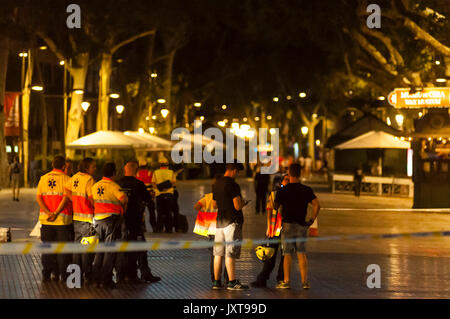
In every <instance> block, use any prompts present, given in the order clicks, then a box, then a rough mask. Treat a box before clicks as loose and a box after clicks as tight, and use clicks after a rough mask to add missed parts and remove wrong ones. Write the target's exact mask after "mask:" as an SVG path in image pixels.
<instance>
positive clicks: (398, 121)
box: [395, 114, 405, 126]
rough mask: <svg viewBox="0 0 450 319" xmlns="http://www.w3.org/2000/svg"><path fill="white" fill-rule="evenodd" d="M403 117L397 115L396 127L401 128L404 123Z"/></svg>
mask: <svg viewBox="0 0 450 319" xmlns="http://www.w3.org/2000/svg"><path fill="white" fill-rule="evenodd" d="M404 119H405V117H404V116H403V115H401V114H397V115H396V116H395V121H396V122H397V124H398V126H402V125H403V121H404Z"/></svg>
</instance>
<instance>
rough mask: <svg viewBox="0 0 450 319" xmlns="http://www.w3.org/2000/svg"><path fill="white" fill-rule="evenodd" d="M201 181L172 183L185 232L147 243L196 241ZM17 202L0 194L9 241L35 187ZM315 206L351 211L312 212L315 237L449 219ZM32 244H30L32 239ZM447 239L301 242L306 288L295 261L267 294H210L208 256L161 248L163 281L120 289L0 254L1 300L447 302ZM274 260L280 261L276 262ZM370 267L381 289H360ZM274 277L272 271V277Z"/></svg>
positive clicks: (26, 224) (258, 227)
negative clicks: (54, 274)
mask: <svg viewBox="0 0 450 319" xmlns="http://www.w3.org/2000/svg"><path fill="white" fill-rule="evenodd" d="M239 183H240V184H241V187H242V194H243V196H244V198H246V199H252V202H251V204H250V205H249V206H248V207H246V209H245V210H244V216H245V224H244V237H245V238H262V237H264V232H265V216H262V215H256V214H255V213H254V211H253V210H254V206H253V205H254V200H255V198H254V197H255V196H254V193H253V188H252V185H251V183H250V182H249V181H248V180H246V179H242V180H239ZM209 190H210V182H208V181H187V182H181V183H180V184H179V191H180V207H181V212H182V213H183V214H185V215H187V217H188V220H189V226H190V230H189V232H188V233H186V234H171V235H168V234H158V236H155V235H154V234H153V233H148V234H147V237H148V238H149V239H156V238H158V239H171V240H183V239H190V240H192V239H197V240H202V238H201V237H199V236H197V235H195V234H193V233H192V229H193V223H194V220H195V216H196V212H195V211H194V210H193V209H191V207H192V206H193V204H194V203H195V202H196V201H197V200H198V199H199V198H200V197H201V195H202V194H204V193H206V192H209ZM21 194H22V195H21V201H20V202H18V203H17V202H13V201H12V200H10V194H9V192H8V191H5V190H2V191H0V226H10V227H13V240H14V241H25V240H30V238H28V237H27V236H28V233H29V232H30V231H31V229H32V228H33V226H34V224H35V222H36V219H37V204H36V203H35V200H34V198H35V190H33V189H26V190H23V191H22V192H21ZM317 195H318V197H319V199H320V201H321V204H322V207H325V208H326V207H349V208H356V209H358V210H355V211H327V210H326V209H323V210H322V212H321V214H320V215H319V231H320V235H321V236H329V235H336V234H359V233H378V234H380V233H402V232H415V231H418V232H419V231H442V230H448V229H450V214H435V213H416V212H414V213H412V212H374V211H365V210H364V209H365V208H410V207H411V204H412V203H411V200H410V199H403V198H378V197H369V196H363V197H361V198H355V197H353V196H351V195H335V194H329V193H317ZM34 240H36V241H37V239H34ZM449 246H450V239H449V238H448V237H442V238H437V237H433V238H400V239H377V240H355V241H329V242H311V243H308V245H307V249H308V256H309V268H310V271H309V274H310V282H311V287H312V288H311V289H310V290H309V291H304V290H302V288H301V287H300V285H299V276H300V274H299V271H298V269H297V267H296V265H295V264H294V265H293V266H294V267H293V275H292V286H293V288H292V289H291V290H282V291H280V290H278V289H275V288H274V287H275V284H276V283H275V279H274V278H271V280H270V281H269V282H268V287H270V288H267V289H256V288H252V289H250V290H248V291H243V292H230V291H213V290H211V289H210V285H211V283H210V280H209V258H210V255H209V252H208V250H206V249H198V250H166V251H152V252H149V253H148V257H149V264H150V267H151V268H152V271H153V273H154V274H155V275H158V276H161V277H162V278H163V280H162V281H161V282H158V283H154V284H140V285H123V286H119V289H115V290H104V289H96V288H81V289H69V288H67V287H66V285H65V283H48V284H47V283H46V284H42V283H41V276H40V273H41V263H40V256H37V255H25V256H24V255H18V256H0V298H12V299H15V298H32V299H34V298H37V299H39V298H81V299H91V298H133V299H142V298H154V299H161V298H183V299H184V298H188V299H190V298H202V299H216V298H224V299H228V298H252V299H253V298H262V299H273V298H281V299H282V298H449V297H450V252H449V250H448V247H449ZM278 258H279V257H278ZM369 264H378V265H379V266H380V268H381V288H380V289H369V288H367V286H366V279H367V276H368V275H369V274H367V273H366V269H367V266H368V265H369ZM261 267H262V263H261V262H260V261H259V260H258V259H257V258H256V256H255V254H254V251H253V250H248V249H244V250H243V253H242V258H241V259H240V260H239V261H238V262H237V277H238V278H239V279H240V280H241V281H242V282H244V283H250V282H251V281H253V280H254V278H255V276H256V274H257V273H258V272H259V271H260V270H261ZM274 276H275V271H274V273H273V274H272V277H274Z"/></svg>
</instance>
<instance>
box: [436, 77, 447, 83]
mask: <svg viewBox="0 0 450 319" xmlns="http://www.w3.org/2000/svg"><path fill="white" fill-rule="evenodd" d="M436 82H438V83H445V82H447V80H446V79H444V78H438V79H436Z"/></svg>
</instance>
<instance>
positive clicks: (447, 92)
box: [388, 87, 450, 109]
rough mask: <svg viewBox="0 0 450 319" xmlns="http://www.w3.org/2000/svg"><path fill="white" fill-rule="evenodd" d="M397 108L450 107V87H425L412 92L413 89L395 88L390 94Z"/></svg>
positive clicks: (389, 98)
mask: <svg viewBox="0 0 450 319" xmlns="http://www.w3.org/2000/svg"><path fill="white" fill-rule="evenodd" d="M388 101H389V104H390V105H392V106H393V107H395V108H398V109H403V108H432V107H450V88H447V87H445V88H423V89H422V90H420V91H417V92H415V93H411V89H395V90H394V91H392V92H391V93H389V96H388Z"/></svg>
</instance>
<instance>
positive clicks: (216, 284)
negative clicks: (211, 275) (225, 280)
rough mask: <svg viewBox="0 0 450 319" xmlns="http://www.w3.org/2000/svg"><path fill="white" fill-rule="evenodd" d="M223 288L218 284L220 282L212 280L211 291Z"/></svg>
mask: <svg viewBox="0 0 450 319" xmlns="http://www.w3.org/2000/svg"><path fill="white" fill-rule="evenodd" d="M223 288H224V287H223V286H222V283H221V282H220V280H214V281H213V285H212V289H213V290H220V289H223Z"/></svg>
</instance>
